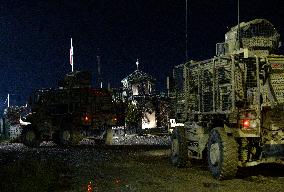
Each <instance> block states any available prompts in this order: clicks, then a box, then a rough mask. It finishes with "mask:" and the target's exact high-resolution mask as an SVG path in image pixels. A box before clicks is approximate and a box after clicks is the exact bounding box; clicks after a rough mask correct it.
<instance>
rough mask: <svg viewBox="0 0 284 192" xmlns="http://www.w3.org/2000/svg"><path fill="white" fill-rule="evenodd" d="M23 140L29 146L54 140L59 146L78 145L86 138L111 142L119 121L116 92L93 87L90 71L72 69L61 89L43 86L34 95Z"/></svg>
mask: <svg viewBox="0 0 284 192" xmlns="http://www.w3.org/2000/svg"><path fill="white" fill-rule="evenodd" d="M29 105H30V108H31V112H30V113H29V114H28V115H27V116H26V118H25V121H26V122H29V123H25V124H26V126H23V130H22V134H21V139H22V142H23V143H24V144H25V145H27V146H38V145H39V144H40V143H41V141H46V140H52V141H54V142H55V143H56V144H59V145H76V144H78V143H79V141H80V140H81V139H82V138H85V137H88V138H92V139H96V140H97V141H99V142H100V143H102V142H105V143H110V142H111V137H112V131H111V128H112V126H114V125H115V124H116V116H115V114H114V111H113V105H112V94H111V92H110V91H109V90H105V89H95V88H92V87H91V75H90V73H88V72H78V71H76V72H72V73H70V74H67V75H66V77H65V78H64V79H63V80H61V81H60V82H59V88H57V89H41V90H38V91H36V92H35V93H34V94H33V96H32V97H31V98H30V101H29Z"/></svg>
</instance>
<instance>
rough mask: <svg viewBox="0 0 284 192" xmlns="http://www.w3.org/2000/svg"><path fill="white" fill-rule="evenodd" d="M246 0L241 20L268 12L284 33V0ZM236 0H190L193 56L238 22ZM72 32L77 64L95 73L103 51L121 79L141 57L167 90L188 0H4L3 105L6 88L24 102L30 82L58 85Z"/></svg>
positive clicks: (111, 74) (201, 55)
mask: <svg viewBox="0 0 284 192" xmlns="http://www.w3.org/2000/svg"><path fill="white" fill-rule="evenodd" d="M240 1H241V3H240V4H241V10H240V15H241V16H240V18H241V21H248V20H251V19H255V18H266V19H268V20H269V21H271V22H272V23H273V24H274V25H275V27H276V29H278V31H279V32H280V34H281V35H282V36H284V2H283V1H281V0H269V1H268V0H265V1H262V0H258V1H257V0H249V1H245V0H240ZM236 2H237V1H236V0H223V1H222V0H188V8H189V9H188V55H189V58H190V59H194V60H200V59H208V58H210V57H213V56H214V54H215V44H216V43H217V42H222V41H224V33H225V32H226V31H227V27H232V26H234V25H236V24H237V6H236V5H237V3H236ZM71 37H72V38H73V47H74V68H75V69H76V70H90V71H92V72H93V73H94V75H97V73H96V68H97V61H96V56H97V55H98V54H100V56H101V64H102V71H103V75H104V79H105V80H106V81H109V82H110V83H111V85H112V86H114V87H119V86H120V80H121V79H123V78H124V77H125V76H127V75H128V74H130V73H131V72H133V71H134V70H135V69H136V65H135V62H136V59H137V58H138V59H139V62H140V69H141V70H143V71H144V72H147V73H149V74H151V75H152V76H153V77H155V78H156V79H157V87H158V90H162V89H164V88H165V79H166V75H167V74H168V73H169V72H170V71H171V68H172V67H173V66H174V65H178V64H180V63H182V62H184V61H185V0H180V1H179V0H93V1H91V0H76V1H75V0H73V1H72V0H57V1H48V0H43V1H40V0H35V1H31V0H30V1H29V0H26V1H24V0H9V1H8V0H0V39H1V46H0V57H1V59H0V65H1V70H0V75H1V77H2V78H1V81H0V85H1V91H0V107H2V108H3V107H4V105H3V104H4V101H5V99H6V97H7V93H10V94H11V103H12V104H24V102H25V100H26V99H27V98H28V96H29V94H30V93H31V92H32V90H34V89H36V88H44V87H56V85H57V80H58V79H59V78H61V77H62V76H63V75H64V74H66V73H68V72H70V70H71V66H70V64H69V49H70V38H71ZM282 50H283V49H282ZM282 54H283V53H282Z"/></svg>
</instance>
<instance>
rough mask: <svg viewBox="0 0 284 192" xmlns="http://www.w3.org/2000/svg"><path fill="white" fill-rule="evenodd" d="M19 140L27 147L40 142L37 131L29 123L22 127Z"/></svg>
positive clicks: (34, 145) (36, 145) (35, 145)
mask: <svg viewBox="0 0 284 192" xmlns="http://www.w3.org/2000/svg"><path fill="white" fill-rule="evenodd" d="M21 141H22V143H23V144H24V145H25V146H28V147H38V146H39V145H40V143H41V140H40V135H39V133H37V132H36V131H35V129H34V128H33V127H32V126H30V125H27V126H26V127H24V128H23V130H22V133H21Z"/></svg>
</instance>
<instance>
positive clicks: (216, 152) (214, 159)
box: [210, 143, 220, 165]
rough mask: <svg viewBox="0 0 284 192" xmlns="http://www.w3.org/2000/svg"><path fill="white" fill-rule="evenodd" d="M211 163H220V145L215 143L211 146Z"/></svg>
mask: <svg viewBox="0 0 284 192" xmlns="http://www.w3.org/2000/svg"><path fill="white" fill-rule="evenodd" d="M210 161H211V163H212V165H216V164H218V163H219V162H220V147H219V144H218V143H213V144H211V146H210Z"/></svg>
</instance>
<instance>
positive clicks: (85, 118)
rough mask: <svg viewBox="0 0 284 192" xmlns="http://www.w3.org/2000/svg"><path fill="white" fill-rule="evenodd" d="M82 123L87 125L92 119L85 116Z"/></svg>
mask: <svg viewBox="0 0 284 192" xmlns="http://www.w3.org/2000/svg"><path fill="white" fill-rule="evenodd" d="M82 121H83V124H85V125H87V124H90V123H91V121H92V119H91V117H90V116H89V115H87V114H86V115H83V117H82Z"/></svg>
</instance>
